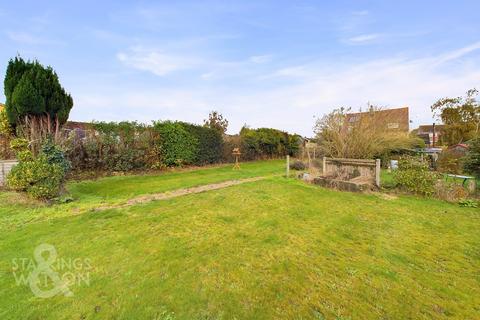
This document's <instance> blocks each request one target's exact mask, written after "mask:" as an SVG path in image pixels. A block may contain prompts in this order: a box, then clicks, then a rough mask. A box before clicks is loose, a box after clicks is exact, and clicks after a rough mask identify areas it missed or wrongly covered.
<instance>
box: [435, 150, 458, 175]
mask: <svg viewBox="0 0 480 320" xmlns="http://www.w3.org/2000/svg"><path fill="white" fill-rule="evenodd" d="M463 158H464V157H463V155H462V154H461V153H459V152H455V151H453V150H446V151H444V152H442V153H440V155H439V157H438V160H437V170H438V171H439V172H443V173H452V174H461V173H462V171H463Z"/></svg>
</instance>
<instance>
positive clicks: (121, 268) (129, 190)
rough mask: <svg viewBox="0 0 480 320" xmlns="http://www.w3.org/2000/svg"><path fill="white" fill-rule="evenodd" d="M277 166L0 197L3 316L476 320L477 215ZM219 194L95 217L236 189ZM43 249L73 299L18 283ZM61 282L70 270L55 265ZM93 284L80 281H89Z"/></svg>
mask: <svg viewBox="0 0 480 320" xmlns="http://www.w3.org/2000/svg"><path fill="white" fill-rule="evenodd" d="M282 173H283V163H282V162H281V161H273V162H256V163H249V164H245V165H243V167H242V170H240V171H233V170H231V167H219V168H208V169H200V170H195V171H186V172H173V173H166V174H160V175H150V176H125V177H112V178H104V179H100V180H97V181H88V182H80V183H72V184H70V185H69V190H71V192H72V195H73V197H74V198H75V201H74V202H72V203H68V204H58V205H53V206H41V207H38V204H34V203H31V202H30V201H27V200H25V199H23V198H22V197H19V196H12V194H11V193H4V194H1V195H0V201H1V204H0V222H1V223H0V228H1V233H0V252H1V255H2V256H1V259H0V298H1V299H0V318H1V319H17V318H22V319H235V318H236V319H447V318H448V319H478V316H479V314H480V273H479V270H480V232H478V230H479V228H480V210H478V209H473V208H460V207H458V206H456V205H452V204H447V203H445V202H440V201H435V200H428V199H420V198H415V197H409V196H401V197H398V198H396V197H391V196H389V197H386V196H383V195H380V194H368V195H367V194H354V193H346V192H337V191H333V190H328V189H323V188H320V187H316V186H313V185H307V184H304V183H303V182H302V181H298V180H294V179H288V180H287V179H285V178H283V177H281V176H280V175H281V174H282ZM255 176H265V177H266V178H265V179H263V180H260V181H256V182H249V183H245V184H241V185H237V186H233V187H228V188H224V189H221V190H214V191H208V192H204V193H198V194H190V195H186V196H182V197H177V198H173V199H169V200H163V201H153V202H148V203H144V204H138V205H134V206H130V207H127V208H122V209H109V210H103V211H95V210H94V209H95V208H96V207H98V206H100V205H102V204H105V203H108V204H117V203H122V202H124V201H126V200H128V199H129V198H131V197H133V196H138V195H142V194H149V193H156V192H165V191H172V190H175V189H178V188H185V187H191V186H198V185H202V184H210V183H215V182H221V181H227V180H231V179H239V178H247V177H255ZM42 243H48V244H51V245H53V246H54V247H55V249H56V252H57V254H58V258H59V259H60V258H62V259H65V260H67V262H68V259H77V260H78V261H80V262H82V263H80V265H78V266H75V265H73V266H68V263H67V265H66V266H64V267H65V269H66V270H70V269H72V268H73V269H74V271H76V272H77V273H79V274H82V275H84V276H85V275H87V274H88V280H89V281H88V283H87V281H83V282H81V281H79V283H72V284H71V285H70V287H69V288H70V289H71V292H72V293H73V296H71V297H66V296H63V295H57V296H55V297H52V298H46V299H42V298H38V297H35V296H34V295H33V294H32V291H31V290H30V287H29V286H26V285H17V284H16V282H15V277H14V275H13V271H15V270H16V271H17V272H18V268H16V269H15V268H14V267H12V261H15V260H14V259H17V260H16V261H17V262H18V259H21V258H32V257H33V251H34V249H35V247H36V246H37V245H39V244H42ZM58 269H59V271H63V270H65V269H61V268H60V267H59V268H58ZM83 280H85V278H84V279H83Z"/></svg>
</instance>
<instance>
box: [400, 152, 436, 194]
mask: <svg viewBox="0 0 480 320" xmlns="http://www.w3.org/2000/svg"><path fill="white" fill-rule="evenodd" d="M393 179H394V181H395V183H396V184H397V185H398V186H399V187H401V188H403V189H405V190H407V191H409V192H412V193H415V194H421V195H425V196H431V195H433V194H434V193H435V184H436V182H437V179H438V175H437V173H435V172H432V171H430V170H429V167H428V163H427V162H425V161H422V160H420V159H417V158H414V157H402V158H401V159H400V160H399V161H398V169H397V170H395V171H394V172H393Z"/></svg>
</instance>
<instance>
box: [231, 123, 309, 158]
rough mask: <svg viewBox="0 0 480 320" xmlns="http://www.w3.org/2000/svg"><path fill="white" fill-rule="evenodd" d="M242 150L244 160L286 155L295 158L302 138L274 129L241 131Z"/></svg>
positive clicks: (245, 129) (244, 128) (245, 128)
mask: <svg viewBox="0 0 480 320" xmlns="http://www.w3.org/2000/svg"><path fill="white" fill-rule="evenodd" d="M240 137H241V144H242V145H241V149H242V152H243V154H244V155H243V158H244V159H258V158H275V157H282V156H285V155H290V156H295V155H296V154H297V153H298V151H299V149H300V143H301V137H300V136H299V135H296V134H289V133H288V132H285V131H280V130H277V129H272V128H259V129H250V128H247V127H243V128H242V130H241V131H240Z"/></svg>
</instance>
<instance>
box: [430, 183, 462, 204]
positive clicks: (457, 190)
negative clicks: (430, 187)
mask: <svg viewBox="0 0 480 320" xmlns="http://www.w3.org/2000/svg"><path fill="white" fill-rule="evenodd" d="M468 196H469V193H468V190H467V189H465V188H464V187H463V186H462V185H461V184H459V183H457V182H455V181H445V180H438V181H437V183H436V184H435V197H436V198H438V199H442V200H445V201H448V202H457V201H459V200H462V199H466V198H467V197H468Z"/></svg>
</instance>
